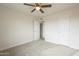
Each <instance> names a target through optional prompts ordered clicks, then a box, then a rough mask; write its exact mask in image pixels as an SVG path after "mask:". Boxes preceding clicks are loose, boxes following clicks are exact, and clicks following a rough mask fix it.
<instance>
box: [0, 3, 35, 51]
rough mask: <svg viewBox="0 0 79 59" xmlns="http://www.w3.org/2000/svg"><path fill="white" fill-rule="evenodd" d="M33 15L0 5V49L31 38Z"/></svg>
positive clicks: (25, 41) (28, 40)
mask: <svg viewBox="0 0 79 59" xmlns="http://www.w3.org/2000/svg"><path fill="white" fill-rule="evenodd" d="M33 20H34V19H33V17H32V16H30V15H27V14H26V15H25V14H23V13H22V12H19V11H17V10H15V9H11V8H7V7H4V6H1V5H0V50H4V49H7V48H11V47H14V46H17V45H20V44H24V43H27V42H30V41H32V40H33Z"/></svg>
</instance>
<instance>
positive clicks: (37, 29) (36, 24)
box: [33, 20, 40, 40]
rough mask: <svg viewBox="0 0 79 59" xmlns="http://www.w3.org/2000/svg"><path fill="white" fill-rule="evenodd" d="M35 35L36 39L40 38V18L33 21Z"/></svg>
mask: <svg viewBox="0 0 79 59" xmlns="http://www.w3.org/2000/svg"><path fill="white" fill-rule="evenodd" d="M33 35H34V40H38V39H40V23H39V21H38V20H34V21H33Z"/></svg>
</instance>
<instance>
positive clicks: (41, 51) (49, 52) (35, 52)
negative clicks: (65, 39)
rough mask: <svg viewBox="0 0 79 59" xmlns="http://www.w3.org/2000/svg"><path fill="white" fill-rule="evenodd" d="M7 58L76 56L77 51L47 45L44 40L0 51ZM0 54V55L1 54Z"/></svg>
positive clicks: (78, 53)
mask: <svg viewBox="0 0 79 59" xmlns="http://www.w3.org/2000/svg"><path fill="white" fill-rule="evenodd" d="M1 52H2V53H4V54H0V55H3V56H5V55H7V56H9V55H10V56H73V55H74V56H78V55H79V50H77V49H73V48H69V47H67V46H64V45H57V44H55V43H49V42H47V41H44V40H36V41H32V42H30V43H26V44H23V45H20V46H17V47H13V48H10V49H8V50H5V51H1ZM1 52H0V53H1Z"/></svg>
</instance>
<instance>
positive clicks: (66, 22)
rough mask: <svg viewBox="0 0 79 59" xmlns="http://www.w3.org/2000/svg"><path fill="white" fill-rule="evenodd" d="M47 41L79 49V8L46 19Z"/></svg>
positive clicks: (60, 12) (54, 14)
mask: <svg viewBox="0 0 79 59" xmlns="http://www.w3.org/2000/svg"><path fill="white" fill-rule="evenodd" d="M45 18H46V19H47V20H46V21H45V40H46V41H49V42H52V43H57V44H64V45H67V46H69V47H72V48H77V49H79V6H75V7H72V8H69V9H65V10H62V11H59V12H57V13H52V14H51V15H48V16H47V17H45Z"/></svg>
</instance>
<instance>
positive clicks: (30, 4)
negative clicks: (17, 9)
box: [24, 3, 34, 6]
mask: <svg viewBox="0 0 79 59" xmlns="http://www.w3.org/2000/svg"><path fill="white" fill-rule="evenodd" d="M24 5H28V6H34V5H31V4H27V3H24Z"/></svg>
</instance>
